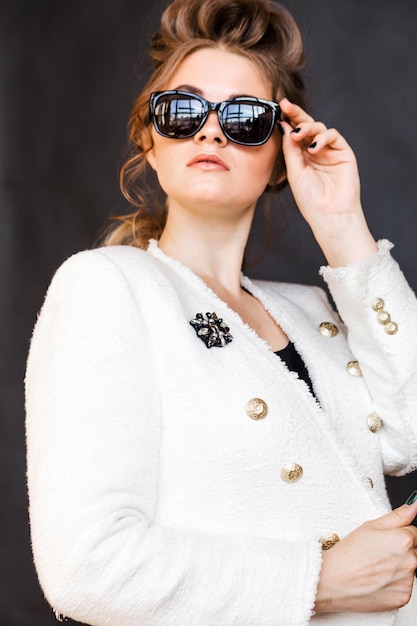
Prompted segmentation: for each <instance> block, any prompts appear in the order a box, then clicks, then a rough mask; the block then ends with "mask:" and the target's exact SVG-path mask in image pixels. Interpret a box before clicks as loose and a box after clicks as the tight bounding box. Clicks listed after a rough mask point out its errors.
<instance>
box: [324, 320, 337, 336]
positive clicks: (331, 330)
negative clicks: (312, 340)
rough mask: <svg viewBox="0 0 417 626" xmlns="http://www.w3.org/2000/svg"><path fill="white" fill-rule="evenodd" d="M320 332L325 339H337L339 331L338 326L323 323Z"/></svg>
mask: <svg viewBox="0 0 417 626" xmlns="http://www.w3.org/2000/svg"><path fill="white" fill-rule="evenodd" d="M319 331H320V332H321V334H322V335H323V336H324V337H336V335H337V334H338V332H339V329H338V327H337V326H336V324H332V322H322V323H321V324H320V326H319Z"/></svg>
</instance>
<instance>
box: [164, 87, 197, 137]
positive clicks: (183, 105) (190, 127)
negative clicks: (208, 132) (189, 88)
mask: <svg viewBox="0 0 417 626" xmlns="http://www.w3.org/2000/svg"><path fill="white" fill-rule="evenodd" d="M203 117H204V107H203V104H202V103H201V102H200V101H199V100H197V99H196V98H192V97H191V96H186V95H177V94H171V95H164V96H161V97H160V98H158V100H157V102H156V105H155V112H154V119H155V123H156V125H157V128H158V130H159V131H160V132H161V133H162V134H163V135H165V136H167V137H173V138H176V139H183V138H185V137H191V136H192V135H193V134H194V133H195V132H196V131H197V129H198V127H199V125H200V124H201V120H202V119H203Z"/></svg>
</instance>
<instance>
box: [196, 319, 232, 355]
mask: <svg viewBox="0 0 417 626" xmlns="http://www.w3.org/2000/svg"><path fill="white" fill-rule="evenodd" d="M190 324H191V326H192V327H193V328H194V330H195V332H196V333H197V337H199V338H200V339H201V341H204V343H205V344H206V346H207V348H212V347H213V346H216V347H218V348H222V347H223V346H225V345H226V344H228V343H230V342H231V341H232V339H233V337H232V335H231V334H230V332H229V330H230V328H229V327H228V326H226V324H225V323H224V322H223V319H222V318H221V317H217V315H216V314H215V313H206V314H205V315H203V313H196V316H195V318H194V319H193V320H191V322H190Z"/></svg>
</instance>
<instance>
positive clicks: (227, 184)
mask: <svg viewBox="0 0 417 626" xmlns="http://www.w3.org/2000/svg"><path fill="white" fill-rule="evenodd" d="M166 89H183V90H186V91H191V92H194V93H197V94H199V95H201V96H203V97H204V98H206V99H207V100H209V101H210V102H221V101H223V100H227V99H229V98H231V97H233V96H237V95H245V96H255V97H257V98H264V99H266V100H271V99H272V94H271V87H270V85H269V84H268V83H267V81H266V80H265V79H264V78H263V76H262V75H261V73H260V71H259V70H258V68H257V66H256V65H255V64H254V63H253V62H252V61H250V60H249V59H247V58H245V57H243V56H240V55H238V54H234V53H231V52H226V51H224V50H221V49H217V48H216V49H212V48H203V49H201V50H197V51H196V52H194V53H192V54H191V55H190V56H189V57H187V58H186V59H185V60H184V61H183V62H182V64H181V65H180V66H179V68H178V69H177V70H176V72H175V73H174V74H173V76H172V77H171V79H170V81H169V82H168V84H167V85H166ZM152 136H153V141H154V145H153V148H152V149H151V151H150V152H149V153H148V161H149V163H150V165H151V166H152V167H153V168H154V170H155V171H156V172H157V175H158V179H159V183H160V185H161V187H162V188H163V190H164V191H165V193H166V194H167V197H168V211H169V212H170V211H172V210H175V207H178V208H182V209H187V210H192V211H193V212H194V213H195V212H196V211H204V212H205V214H206V215H207V211H211V212H212V213H213V215H215V214H218V215H222V216H223V218H224V217H230V218H232V216H236V215H237V214H241V213H242V212H247V211H248V210H253V209H254V206H255V203H256V201H257V200H258V198H259V196H260V195H261V194H262V192H263V191H264V189H265V187H266V185H267V184H268V183H269V182H271V175H272V171H273V168H274V164H275V161H276V158H277V154H278V150H280V147H281V137H280V134H279V132H278V129H277V128H275V129H274V131H273V133H272V136H271V137H270V139H269V140H268V141H267V142H266V143H265V144H263V145H261V146H241V145H238V144H236V143H233V142H231V141H229V140H228V139H227V138H226V137H225V136H224V134H223V133H222V130H221V128H220V126H219V121H218V117H217V113H216V112H212V113H210V115H209V117H208V119H207V121H206V123H205V124H204V126H203V127H202V128H201V129H200V131H199V132H198V133H197V134H196V135H194V137H190V138H189V139H169V138H165V137H162V136H161V135H159V134H158V133H157V132H156V131H155V129H152ZM205 157H207V160H205ZM210 158H212V159H214V160H209V159H210ZM274 182H276V181H274Z"/></svg>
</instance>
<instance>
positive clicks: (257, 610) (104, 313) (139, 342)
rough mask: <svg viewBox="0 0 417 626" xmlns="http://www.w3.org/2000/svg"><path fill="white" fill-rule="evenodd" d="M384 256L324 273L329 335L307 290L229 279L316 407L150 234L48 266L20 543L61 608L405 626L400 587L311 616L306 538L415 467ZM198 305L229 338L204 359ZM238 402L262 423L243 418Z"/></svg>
mask: <svg viewBox="0 0 417 626" xmlns="http://www.w3.org/2000/svg"><path fill="white" fill-rule="evenodd" d="M389 249H390V244H389V243H388V242H382V243H381V244H380V250H379V252H378V253H377V254H376V255H374V256H373V257H372V258H370V259H367V260H365V261H362V262H359V263H356V264H353V265H352V266H349V267H348V268H338V269H330V268H324V269H322V274H323V276H324V278H325V280H326V281H327V282H328V285H329V287H330V290H331V293H332V295H333V297H334V300H335V302H336V304H337V307H338V310H339V313H340V315H341V317H342V318H343V320H344V323H345V324H346V327H347V328H348V329H349V331H348V335H347V336H346V334H345V328H344V326H343V324H342V323H341V322H340V319H339V317H338V316H337V315H336V314H335V313H334V312H333V310H332V309H331V307H330V306H329V304H328V301H327V298H326V296H325V294H324V292H323V291H322V290H321V289H319V288H317V287H306V286H300V285H293V284H284V283H280V284H278V283H270V282H263V281H251V280H249V279H248V278H246V277H242V285H243V286H244V287H246V288H247V289H248V290H249V291H250V292H251V293H252V294H253V295H254V296H255V297H256V298H258V299H259V300H260V301H261V302H262V303H263V304H264V306H265V308H266V309H267V310H268V311H269V313H270V314H271V315H272V317H274V318H275V319H276V320H277V322H278V323H279V325H280V326H281V327H282V329H283V330H284V331H285V332H286V333H287V335H288V336H289V338H290V339H291V340H292V341H293V342H294V344H295V346H296V348H297V350H298V351H299V353H300V354H301V355H302V357H303V359H304V361H305V363H306V365H307V367H308V370H309V373H310V376H311V379H312V381H313V385H314V389H315V392H316V394H317V397H318V399H319V402H320V404H319V403H318V402H317V401H316V400H315V399H314V397H313V396H312V394H311V393H310V392H309V390H308V388H307V385H306V384H305V383H304V382H302V381H300V380H299V379H298V378H297V375H296V374H295V373H293V372H290V371H289V370H288V368H287V367H286V366H285V365H284V364H283V363H282V361H281V360H280V359H279V358H278V357H277V356H276V355H275V354H274V353H273V352H272V351H271V350H270V349H269V348H268V346H267V345H266V343H265V342H264V341H263V340H261V339H260V338H259V337H258V336H257V335H256V334H255V332H254V331H253V330H252V329H251V328H249V327H248V326H247V325H245V324H244V323H243V322H242V320H241V318H240V317H239V316H238V315H237V314H236V313H235V312H234V311H232V310H231V309H230V308H228V306H227V305H226V304H225V303H224V302H222V301H221V300H220V299H219V298H218V297H217V296H216V295H215V294H214V293H213V292H212V291H211V290H210V289H209V288H208V287H207V286H206V285H205V284H204V283H203V281H202V280H200V279H199V278H198V277H197V276H196V275H194V274H193V273H192V272H191V271H190V270H189V269H188V268H186V267H184V266H182V265H181V264H180V263H179V262H178V261H175V260H173V259H171V258H169V257H167V256H166V255H165V254H164V253H163V252H162V251H161V250H160V249H159V248H158V246H157V244H156V242H151V244H150V247H149V250H148V251H147V252H144V251H142V250H139V249H137V248H134V247H127V246H115V247H108V248H103V249H97V250H93V251H87V252H82V253H79V254H77V255H75V256H73V257H72V258H71V259H69V260H68V261H67V262H66V263H64V265H63V266H62V267H61V268H60V269H59V271H58V272H57V274H56V276H55V278H54V280H53V282H52V284H51V287H50V289H49V291H48V295H47V298H46V302H45V305H44V307H43V310H42V312H41V314H40V317H39V319H38V322H37V325H36V329H35V333H34V337H33V340H32V344H31V350H30V355H29V361H28V371H27V381H26V383H27V443H28V480H29V495H30V519H31V532H32V540H33V551H34V557H35V563H36V567H37V571H38V575H39V579H40V582H41V585H42V588H43V590H44V592H45V594H46V597H47V599H48V600H49V602H50V603H51V605H52V606H53V607H55V609H56V610H57V611H58V612H59V613H62V614H64V615H67V616H69V617H72V618H73V619H77V620H79V621H83V622H86V623H88V624H93V625H97V626H107V625H108V626H139V625H146V626H286V625H289V626H301V625H304V624H309V623H311V624H313V625H314V624H315V625H321V624H331V625H335V626H336V625H337V626H339V625H340V626H342V625H346V626H362V625H374V626H388V625H394V624H395V626H415V624H417V601H416V599H415V596H416V595H417V594H416V593H415V594H414V595H413V599H412V601H411V602H410V603H409V604H408V605H407V606H406V607H404V608H403V609H401V610H400V611H399V612H390V613H374V614H332V615H327V616H323V615H322V616H318V615H317V616H315V617H311V615H312V607H313V606H314V598H315V592H316V587H317V581H318V577H319V572H320V566H321V544H320V538H321V537H323V536H326V535H328V534H329V533H337V535H338V536H339V537H340V538H342V537H343V536H345V535H346V534H347V533H349V532H350V531H351V530H353V529H354V528H355V527H357V526H359V525H360V524H362V523H363V522H364V521H365V520H369V519H372V518H375V517H378V516H380V515H382V514H384V513H385V512H387V511H388V510H389V508H390V507H389V503H388V499H387V495H386V491H385V485H384V479H383V471H385V472H387V473H390V474H396V475H400V474H404V473H406V472H409V471H411V470H413V469H414V468H415V467H416V466H417V419H416V409H417V367H416V365H417V363H416V361H417V302H416V299H415V297H414V294H413V293H412V291H411V290H410V288H409V287H408V285H407V284H406V282H405V279H404V277H403V275H402V273H401V271H400V270H399V268H398V266H397V264H396V262H395V261H394V260H393V259H392V258H391V256H390V252H389ZM375 298H380V299H382V300H383V301H384V303H383V304H381V302H379V304H380V306H381V307H382V309H383V310H385V311H387V312H388V313H390V315H391V318H392V320H393V321H394V322H395V323H396V324H397V326H398V332H396V333H395V334H388V333H387V332H386V331H387V330H388V331H390V330H391V332H392V330H394V331H395V326H393V325H391V326H390V325H387V324H385V325H383V324H381V323H379V322H378V320H377V313H378V312H377V311H375V310H374V308H373V307H375V305H376V303H375ZM206 312H210V313H213V312H214V313H216V314H217V316H218V317H219V318H222V319H223V320H224V323H225V324H227V325H228V326H229V327H230V333H231V334H232V336H233V340H232V342H231V343H228V344H227V345H225V346H223V347H216V346H214V347H212V348H210V349H207V347H206V345H205V343H204V342H203V341H201V340H200V338H199V337H198V336H197V334H196V332H195V330H194V329H193V327H192V326H191V325H190V323H189V322H190V320H191V319H193V318H195V316H196V314H197V313H202V314H205V313H206ZM385 321H386V320H385ZM322 322H329V323H330V324H332V325H334V326H335V327H337V329H338V331H339V332H338V334H337V335H335V336H325V335H324V334H322V332H321V331H320V329H319V328H320V324H321V323H322ZM334 326H330V327H329V326H328V327H327V328H330V335H332V332H331V331H332V330H333V332H335V331H334ZM321 328H322V330H324V331H325V330H326V329H323V327H321ZM352 361H358V362H359V366H360V370H359V369H358V366H356V367H355V365H350V366H349V371H350V372H351V373H349V371H348V368H347V364H348V363H350V362H352ZM360 371H361V372H362V374H363V376H362V377H361V376H356V375H353V374H352V373H356V374H358V373H360ZM253 398H257V399H260V400H261V402H258V406H260V407H261V408H263V409H265V410H267V415H266V416H265V417H264V418H263V419H258V420H256V419H252V418H251V417H250V416H249V415H248V412H247V411H248V410H249V409H248V406H247V402H248V400H250V399H253ZM249 413H250V411H249ZM369 416H371V417H369ZM378 416H379V417H378ZM379 418H381V420H382V422H381V420H380V419H379ZM381 424H382V425H381ZM369 426H371V428H372V429H373V430H376V429H377V428H378V427H379V426H381V427H380V428H379V430H378V431H377V432H372V431H371V430H370V428H369ZM292 464H296V465H292ZM291 468H293V469H294V468H296V470H297V471H296V472H295V474H294V473H291V472H289V470H290V469H291ZM291 478H293V479H295V478H296V479H297V480H290V479H291Z"/></svg>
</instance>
